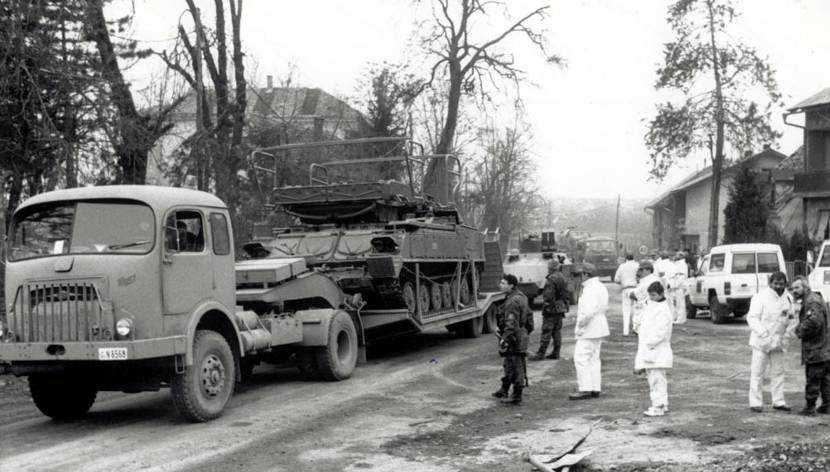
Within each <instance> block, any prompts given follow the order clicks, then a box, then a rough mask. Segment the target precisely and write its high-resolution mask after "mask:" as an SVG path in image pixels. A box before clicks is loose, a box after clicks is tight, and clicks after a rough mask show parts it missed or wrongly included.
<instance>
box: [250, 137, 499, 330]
mask: <svg viewBox="0 0 830 472" xmlns="http://www.w3.org/2000/svg"><path fill="white" fill-rule="evenodd" d="M378 145H382V146H381V147H382V148H383V151H384V152H383V155H381V156H377V154H378V152H377V150H376V149H377V146H378ZM354 147H358V148H362V149H366V148H367V147H369V148H370V151H369V152H367V154H369V155H370V157H355V152H354ZM372 147H374V148H375V150H374V151H372V150H371V149H372ZM418 149H419V147H418V146H417V145H415V144H414V143H412V142H411V141H408V140H405V139H402V138H366V139H359V140H346V141H336V142H326V143H310V144H305V145H288V146H278V147H274V148H269V149H268V150H262V151H260V152H261V153H266V152H267V153H268V155H269V156H273V159H274V162H275V166H274V172H277V169H278V168H277V165H276V162H278V161H279V160H280V159H282V158H284V156H285V155H286V154H287V153H289V152H296V151H297V150H302V151H304V152H309V151H311V152H312V154H313V156H314V157H313V158H312V160H314V161H315V162H312V163H311V164H310V165H309V167H308V181H307V184H305V185H290V186H277V187H275V188H274V189H273V191H272V193H271V201H270V202H269V203H268V208H269V209H273V210H277V211H281V212H284V214H285V215H287V216H288V217H289V219H290V220H293V222H292V223H293V224H290V225H288V226H285V227H275V228H270V229H267V230H266V231H262V229H263V228H262V227H260V228H259V230H258V231H257V236H256V237H255V238H254V240H252V241H250V242H248V243H247V244H245V245H244V246H243V248H244V250H245V252H246V253H247V254H248V255H249V256H250V257H251V258H254V259H261V258H296V257H302V258H304V259H305V263H306V265H307V266H308V267H309V268H311V269H313V270H315V271H318V272H322V273H324V274H326V275H327V276H329V277H331V278H332V279H334V280H335V281H336V282H337V284H338V285H339V286H340V288H341V289H342V290H343V291H344V292H346V293H347V294H351V295H357V294H359V295H360V297H361V298H362V300H363V301H364V302H365V307H364V309H363V311H362V314H363V320H364V324H365V326H364V328H365V329H366V330H367V331H368V332H371V331H372V330H375V331H378V332H379V331H384V332H385V333H384V334H397V333H398V332H401V333H402V332H407V331H419V330H422V329H424V327H425V326H426V325H427V324H430V323H432V322H436V321H441V322H442V324H445V325H447V326H448V327H449V329H451V330H455V329H458V330H465V331H466V332H467V333H468V334H470V335H473V334H476V335H477V333H480V332H481V331H482V330H491V329H493V326H492V325H493V324H494V322H493V319H492V318H493V316H492V315H493V313H492V312H488V313H487V316H484V317H482V316H478V317H472V318H470V316H466V317H465V316H459V314H463V313H464V312H465V310H467V311H469V309H470V308H476V307H477V306H478V305H479V304H480V303H481V301H480V300H479V299H478V294H479V289H480V287H479V281H480V280H481V278H482V277H481V276H482V271H483V270H484V269H485V266H484V262H485V261H484V259H485V257H484V234H483V233H482V232H480V231H479V230H478V229H476V228H473V227H471V226H468V225H465V224H464V223H463V222H462V221H461V217H460V215H459V211H458V208H457V205H456V201H457V191H458V188H459V182H460V181H461V177H462V175H461V172H462V169H461V165H460V162H459V161H458V159H457V158H456V157H454V156H451V155H431V156H427V155H423V153H422V152H421V153H420V154H418V153H416V152H415V151H417V150H418ZM339 150H343V151H342V154H343V155H351V156H352V158H350V159H338V158H337V157H338V155H337V154H338V153H339V152H341V151H339ZM431 161H440V162H439V164H441V165H440V166H435V167H437V168H442V167H443V168H444V169H445V171H446V175H445V177H446V178H445V182H446V185H447V188H446V191H447V192H446V194H447V195H450V201H447V202H439V201H436V200H435V199H434V198H433V197H432V196H431V195H428V194H426V193H424V191H423V190H422V187H421V182H420V180H421V179H419V178H418V176H422V175H424V174H425V173H426V169H427V168H428V167H429V166H430V162H431ZM433 165H435V164H433ZM495 244H497V242H496V243H495ZM496 254H498V252H496ZM487 279H489V280H492V279H494V277H492V276H491V277H488V278H487ZM490 290H496V289H495V287H491V288H490ZM459 320H462V321H461V322H459ZM390 325H392V326H390Z"/></svg>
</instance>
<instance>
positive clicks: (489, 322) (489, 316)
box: [482, 305, 498, 334]
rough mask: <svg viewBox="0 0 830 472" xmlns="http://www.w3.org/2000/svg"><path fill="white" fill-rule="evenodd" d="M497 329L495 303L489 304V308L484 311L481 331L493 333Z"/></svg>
mask: <svg viewBox="0 0 830 472" xmlns="http://www.w3.org/2000/svg"><path fill="white" fill-rule="evenodd" d="M497 330H498V326H496V305H490V308H488V309H487V311H486V312H484V326H483V327H482V331H484V332H485V333H487V334H490V333H495V332H496V331H497Z"/></svg>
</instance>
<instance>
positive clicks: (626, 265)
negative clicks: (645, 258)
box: [614, 261, 640, 336]
mask: <svg viewBox="0 0 830 472" xmlns="http://www.w3.org/2000/svg"><path fill="white" fill-rule="evenodd" d="M639 267H640V265H639V264H638V263H637V262H635V261H625V262H623V263H622V264H620V266H619V267H617V272H616V273H615V274H614V282H616V283H618V284H620V287H622V293H621V294H620V298H621V301H622V317H623V336H628V333H629V331H630V329H631V313H632V312H633V311H634V304H635V303H636V302H635V301H634V300H632V299H631V292H633V291H634V289H635V288H637V269H638V268H639Z"/></svg>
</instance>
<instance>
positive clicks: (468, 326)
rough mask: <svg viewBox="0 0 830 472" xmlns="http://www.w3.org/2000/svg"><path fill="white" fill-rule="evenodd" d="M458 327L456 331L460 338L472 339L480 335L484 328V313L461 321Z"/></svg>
mask: <svg viewBox="0 0 830 472" xmlns="http://www.w3.org/2000/svg"><path fill="white" fill-rule="evenodd" d="M460 328H461V329H459V330H458V331H457V333H458V335H459V336H461V337H462V338H468V339H473V338H477V337H479V336H481V333H482V332H483V330H484V315H481V316H476V317H475V318H473V319H470V320H467V321H463V322H461V325H460Z"/></svg>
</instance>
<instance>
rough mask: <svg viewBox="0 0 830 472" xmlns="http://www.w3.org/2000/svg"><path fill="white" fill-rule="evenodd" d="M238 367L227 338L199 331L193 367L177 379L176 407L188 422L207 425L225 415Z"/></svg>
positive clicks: (174, 401)
mask: <svg viewBox="0 0 830 472" xmlns="http://www.w3.org/2000/svg"><path fill="white" fill-rule="evenodd" d="M235 370H236V364H235V362H234V358H233V353H232V352H231V348H230V346H229V345H228V342H227V341H226V340H225V338H223V337H222V335H220V334H219V333H217V332H215V331H210V330H199V331H196V337H195V338H194V339H193V365H191V366H186V367H185V369H184V373H182V374H176V375H174V376H173V382H172V383H171V385H170V390H171V392H172V394H173V404H174V405H175V406H176V409H177V410H178V411H179V414H181V415H182V416H183V417H184V418H185V419H186V420H188V421H191V422H194V423H195V422H205V421H209V420H212V419H215V418H218V417H219V416H221V415H222V411H223V410H224V409H225V405H226V404H227V403H228V400H229V399H230V398H231V395H232V394H233V388H234V384H235V383H236V372H235Z"/></svg>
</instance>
